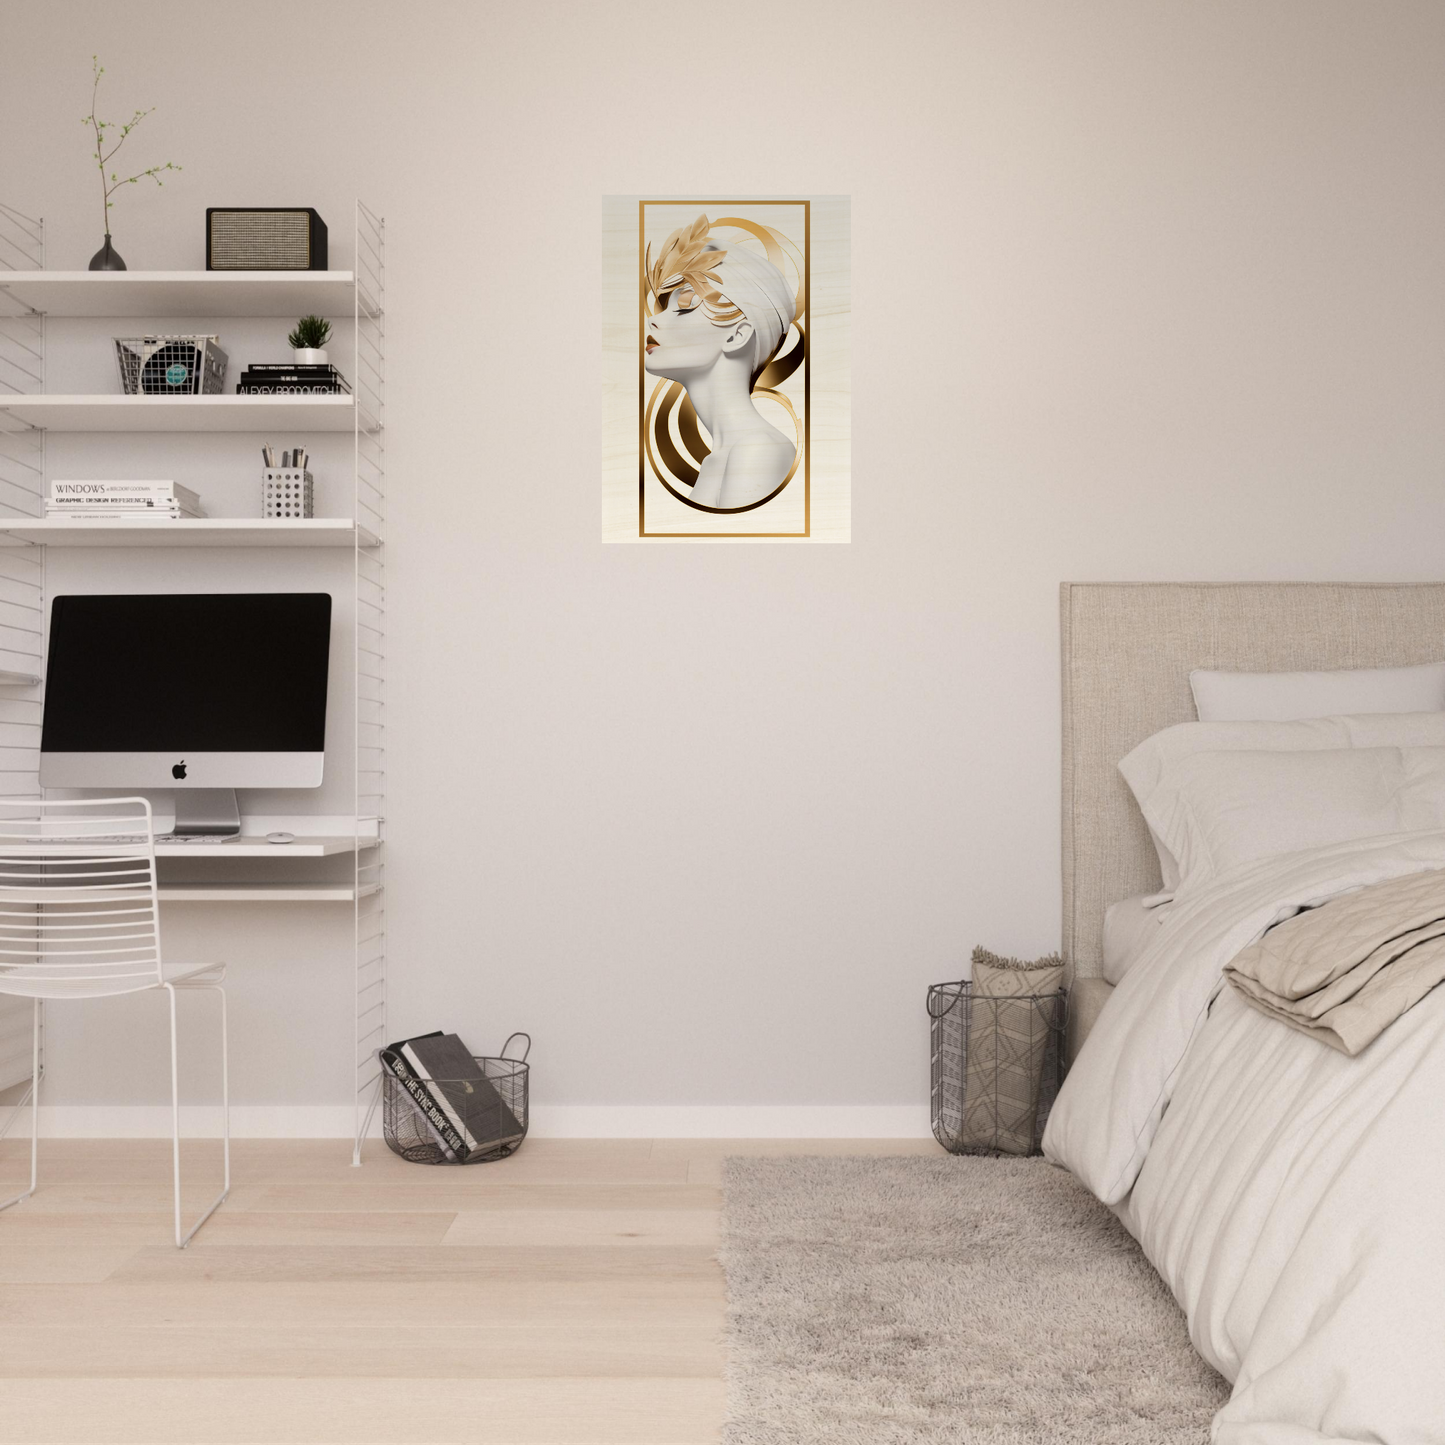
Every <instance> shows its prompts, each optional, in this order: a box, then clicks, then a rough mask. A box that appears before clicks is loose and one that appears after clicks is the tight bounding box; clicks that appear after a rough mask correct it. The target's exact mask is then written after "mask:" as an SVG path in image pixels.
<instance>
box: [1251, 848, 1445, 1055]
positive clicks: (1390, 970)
mask: <svg viewBox="0 0 1445 1445" xmlns="http://www.w3.org/2000/svg"><path fill="white" fill-rule="evenodd" d="M1225 977H1226V978H1228V980H1229V981H1230V983H1232V984H1233V985H1234V987H1235V988H1237V989H1238V990H1239V992H1240V993H1241V994H1243V995H1244V997H1245V999H1246V1000H1247V1001H1248V1002H1249V1003H1251V1004H1253V1005H1254V1007H1255V1008H1257V1009H1259V1010H1260V1011H1261V1012H1262V1013H1267V1014H1269V1015H1270V1016H1271V1017H1273V1018H1277V1019H1279V1020H1280V1021H1281V1022H1283V1023H1286V1024H1288V1025H1289V1026H1290V1027H1291V1028H1294V1029H1299V1030H1300V1031H1301V1032H1302V1033H1307V1034H1311V1035H1313V1036H1314V1037H1315V1038H1317V1039H1320V1040H1321V1041H1323V1042H1324V1043H1327V1044H1329V1045H1330V1047H1331V1048H1335V1049H1339V1050H1340V1052H1341V1053H1345V1054H1351V1055H1353V1054H1358V1053H1359V1052H1360V1050H1361V1049H1363V1048H1365V1047H1366V1046H1367V1045H1368V1044H1371V1043H1373V1042H1374V1040H1375V1039H1377V1038H1378V1037H1379V1036H1380V1034H1382V1033H1383V1032H1384V1031H1385V1030H1386V1029H1387V1028H1389V1026H1390V1025H1391V1024H1392V1023H1394V1022H1395V1020H1396V1019H1397V1018H1399V1017H1400V1015H1401V1014H1403V1013H1405V1012H1406V1011H1407V1010H1408V1009H1411V1008H1413V1007H1414V1006H1415V1005H1416V1004H1417V1003H1419V1002H1420V1000H1421V999H1422V998H1424V997H1425V995H1426V994H1427V993H1429V992H1430V990H1431V989H1433V988H1435V987H1436V986H1437V985H1438V984H1440V983H1442V982H1445V870H1442V869H1431V870H1429V871H1428V872H1424V873H1407V874H1406V875H1405V876H1404V877H1403V878H1392V879H1390V880H1389V881H1388V882H1386V883H1376V884H1374V885H1373V886H1371V887H1369V888H1361V889H1358V890H1356V891H1355V892H1353V893H1346V894H1344V895H1342V896H1341V897H1339V898H1335V899H1333V900H1331V901H1330V902H1329V903H1326V904H1325V905H1324V906H1323V907H1320V908H1312V909H1310V910H1308V911H1307V912H1305V913H1299V914H1296V915H1295V917H1293V918H1291V919H1288V920H1286V921H1285V922H1284V923H1280V924H1277V925H1276V926H1275V927H1274V928H1271V929H1270V930H1269V932H1268V933H1266V934H1265V935H1264V937H1263V938H1261V939H1260V940H1259V942H1258V943H1253V944H1251V945H1250V946H1249V947H1248V948H1246V949H1245V950H1244V952H1243V953H1241V954H1240V955H1239V956H1238V957H1237V958H1235V960H1234V961H1233V962H1232V963H1230V964H1229V965H1228V966H1227V967H1226V969H1225Z"/></svg>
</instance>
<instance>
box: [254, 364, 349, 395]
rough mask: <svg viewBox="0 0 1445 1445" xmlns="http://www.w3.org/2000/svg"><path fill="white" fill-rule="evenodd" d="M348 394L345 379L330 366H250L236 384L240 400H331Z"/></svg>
mask: <svg viewBox="0 0 1445 1445" xmlns="http://www.w3.org/2000/svg"><path fill="white" fill-rule="evenodd" d="M350 390H351V387H350V386H348V385H347V381H346V378H345V377H344V376H342V374H341V373H340V372H339V371H338V370H337V369H336V368H335V367H334V366H332V365H331V364H330V363H329V362H322V363H320V364H317V365H311V364H305V365H301V364H293V363H290V362H270V361H268V362H253V363H252V364H251V365H250V366H248V367H247V368H246V369H245V371H243V372H242V373H241V380H240V381H239V382H237V384H236V391H237V392H238V393H239V394H240V395H241V396H307V395H316V394H321V395H326V396H332V395H336V394H337V393H342V394H345V393H348V392H350Z"/></svg>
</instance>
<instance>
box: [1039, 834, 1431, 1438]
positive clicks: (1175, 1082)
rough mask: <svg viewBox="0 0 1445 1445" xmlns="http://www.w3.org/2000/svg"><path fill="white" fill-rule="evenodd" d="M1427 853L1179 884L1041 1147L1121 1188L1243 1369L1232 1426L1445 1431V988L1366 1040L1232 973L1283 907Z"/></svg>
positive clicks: (1139, 1227) (1194, 1319) (1198, 1330)
mask: <svg viewBox="0 0 1445 1445" xmlns="http://www.w3.org/2000/svg"><path fill="white" fill-rule="evenodd" d="M1425 868H1445V833H1439V832H1431V833H1412V834H1397V835H1393V836H1391V837H1387V838H1375V839H1371V840H1368V841H1367V842H1365V843H1349V844H1335V845H1332V846H1330V847H1326V848H1319V849H1312V850H1310V851H1308V852H1304V853H1295V854H1291V855H1289V856H1287V857H1284V858H1275V859H1269V860H1266V861H1264V862H1260V863H1255V864H1251V865H1248V866H1247V867H1243V868H1239V869H1236V870H1235V871H1234V872H1233V873H1231V874H1229V875H1227V876H1224V877H1221V878H1219V879H1218V880H1216V882H1215V883H1214V884H1213V885H1211V886H1210V887H1209V888H1208V889H1207V890H1204V891H1201V892H1200V893H1199V894H1197V895H1196V896H1194V897H1192V898H1189V899H1187V900H1181V901H1180V902H1179V903H1177V904H1176V905H1175V906H1174V908H1173V909H1172V910H1171V916H1170V917H1169V918H1168V920H1167V922H1166V923H1165V924H1164V926H1163V927H1162V928H1161V930H1160V936H1159V938H1158V940H1157V941H1156V942H1155V943H1153V944H1152V945H1151V946H1150V947H1149V948H1148V950H1147V951H1146V952H1145V953H1144V954H1142V955H1141V956H1140V958H1139V960H1138V962H1137V963H1135V965H1134V966H1133V968H1132V969H1131V970H1130V971H1129V973H1128V974H1127V975H1126V976H1125V978H1124V980H1123V981H1122V982H1121V983H1120V984H1119V986H1118V988H1117V989H1116V990H1115V992H1114V996H1113V997H1112V998H1111V999H1110V1000H1109V1003H1108V1005H1107V1006H1106V1007H1105V1009H1104V1012H1103V1014H1102V1015H1101V1017H1100V1019H1099V1021H1098V1023H1097V1025H1096V1026H1095V1028H1094V1030H1093V1032H1092V1033H1091V1034H1090V1036H1089V1039H1088V1041H1087V1043H1086V1044H1085V1045H1084V1048H1083V1050H1082V1051H1081V1053H1080V1055H1079V1057H1078V1059H1077V1061H1076V1062H1075V1064H1074V1066H1073V1068H1072V1070H1071V1071H1070V1073H1069V1077H1068V1080H1067V1082H1066V1083H1065V1085H1064V1088H1063V1090H1062V1092H1061V1093H1060V1095H1059V1099H1058V1102H1057V1103H1056V1104H1055V1106H1054V1110H1053V1113H1052V1115H1051V1116H1050V1119H1049V1125H1048V1130H1047V1133H1046V1134H1045V1137H1044V1152H1045V1153H1046V1154H1047V1155H1048V1156H1049V1158H1050V1159H1052V1160H1054V1161H1055V1162H1056V1163H1059V1164H1063V1165H1065V1166H1066V1167H1067V1168H1069V1169H1070V1170H1072V1171H1073V1172H1074V1173H1075V1174H1077V1175H1078V1176H1079V1177H1080V1178H1081V1179H1082V1180H1083V1181H1084V1182H1085V1183H1086V1184H1087V1185H1088V1186H1089V1188H1091V1189H1092V1190H1093V1191H1094V1193H1095V1194H1097V1195H1098V1196H1099V1198H1100V1199H1102V1200H1103V1201H1104V1202H1105V1203H1107V1204H1109V1205H1111V1206H1113V1207H1114V1209H1115V1210H1116V1212H1117V1213H1118V1214H1119V1216H1120V1218H1121V1219H1123V1221H1124V1222H1125V1224H1126V1225H1127V1226H1128V1227H1129V1228H1130V1230H1132V1231H1133V1233H1134V1234H1135V1236H1136V1237H1137V1238H1138V1239H1139V1241H1140V1243H1141V1244H1142V1245H1143V1247H1144V1250H1145V1252H1146V1253H1147V1254H1148V1256H1149V1258H1150V1259H1151V1260H1152V1261H1153V1263H1154V1265H1155V1267H1156V1268H1157V1269H1158V1270H1159V1272H1160V1273H1161V1274H1162V1275H1163V1277H1164V1279H1165V1280H1166V1281H1167V1282H1168V1284H1169V1286H1170V1288H1171V1289H1172V1290H1173V1291H1174V1294H1175V1297H1176V1298H1177V1299H1178V1300H1179V1302H1180V1304H1181V1305H1182V1306H1183V1307H1184V1310H1185V1312H1186V1314H1187V1316H1188V1320H1189V1329H1190V1333H1191V1336H1192V1338H1193V1340H1194V1343H1195V1345H1196V1346H1197V1347H1198V1349H1199V1350H1200V1352H1201V1353H1202V1354H1203V1355H1204V1356H1205V1358H1206V1359H1208V1360H1209V1361H1210V1362H1211V1363H1212V1364H1213V1365H1214V1366H1215V1368H1216V1369H1218V1370H1219V1371H1220V1372H1221V1373H1222V1374H1224V1375H1225V1376H1226V1377H1227V1378H1228V1379H1230V1380H1232V1381H1233V1382H1234V1393H1233V1396H1232V1398H1231V1399H1230V1402H1229V1404H1228V1405H1226V1406H1225V1407H1224V1409H1223V1410H1221V1411H1220V1413H1219V1415H1218V1416H1217V1417H1216V1418H1215V1422H1214V1428H1213V1434H1212V1438H1213V1439H1214V1441H1216V1442H1218V1445H1318V1442H1323V1441H1359V1442H1366V1441H1368V1442H1374V1445H1445V988H1440V989H1436V990H1435V992H1434V993H1432V994H1430V995H1428V996H1427V997H1426V998H1425V999H1424V1000H1423V1002H1421V1003H1420V1004H1418V1005H1417V1006H1416V1007H1415V1008H1414V1009H1412V1010H1411V1011H1410V1012H1409V1013H1407V1014H1406V1015H1405V1016H1404V1017H1403V1018H1401V1019H1400V1020H1399V1021H1398V1022H1397V1023H1395V1024H1393V1025H1392V1026H1391V1027H1389V1028H1388V1029H1386V1030H1385V1032H1384V1033H1383V1034H1382V1035H1381V1036H1380V1038H1379V1039H1377V1040H1376V1041H1375V1043H1373V1044H1372V1045H1370V1046H1369V1047H1368V1048H1367V1049H1365V1050H1364V1052H1363V1053H1361V1054H1360V1055H1359V1056H1358V1057H1357V1058H1349V1057H1347V1056H1345V1055H1343V1054H1341V1053H1338V1052H1337V1051H1336V1050H1334V1049H1331V1048H1330V1047H1329V1046H1328V1045H1326V1044H1324V1043H1321V1042H1319V1041H1318V1040H1316V1039H1313V1038H1310V1037H1308V1036H1307V1035H1305V1034H1302V1033H1299V1032H1297V1031H1296V1030H1293V1029H1290V1028H1287V1027H1286V1026H1285V1025H1284V1024H1282V1023H1280V1022H1278V1021H1277V1020H1274V1019H1270V1018H1267V1017H1265V1016H1264V1015H1263V1014H1260V1013H1257V1012H1256V1011H1255V1010H1254V1009H1252V1008H1250V1007H1249V1006H1248V1005H1247V1004H1245V1003H1244V1002H1243V1000H1242V999H1240V998H1239V996H1238V995H1237V994H1236V993H1235V991H1234V990H1233V989H1230V988H1222V987H1221V984H1222V978H1221V975H1222V970H1223V968H1224V965H1225V964H1226V963H1228V962H1229V960H1230V959H1231V958H1233V957H1234V955H1235V954H1236V953H1238V952H1239V950H1240V949H1242V948H1244V947H1245V946H1247V945H1248V944H1249V943H1251V942H1253V940H1254V939H1256V938H1258V937H1259V936H1260V934H1261V933H1263V931H1264V930H1265V929H1266V928H1267V927H1269V925H1270V924H1271V923H1274V922H1276V921H1278V920H1280V919H1282V918H1286V917H1289V916H1290V915H1291V914H1293V913H1294V912H1296V911H1297V910H1298V909H1299V908H1301V907H1307V906H1314V905H1317V904H1320V903H1323V902H1326V901H1327V900H1328V899H1330V898H1333V897H1335V896H1337V895H1338V894H1340V893H1342V892H1345V891H1347V890H1349V889H1352V888H1358V887H1362V886H1364V885H1366V884H1370V883H1376V882H1381V881H1383V880H1384V879H1387V878H1393V877H1398V876H1399V875H1401V874H1403V873H1411V872H1417V871H1419V870H1421V869H1425Z"/></svg>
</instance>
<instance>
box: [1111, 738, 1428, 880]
mask: <svg viewBox="0 0 1445 1445" xmlns="http://www.w3.org/2000/svg"><path fill="white" fill-rule="evenodd" d="M1388 747H1398V748H1428V747H1445V712H1418V713H1366V714H1364V715H1360V716H1354V717H1325V718H1302V719H1300V720H1298V721H1296V722H1190V723H1176V724H1175V725H1174V726H1173V727H1168V728H1165V729H1164V730H1163V731H1162V732H1157V733H1155V734H1154V736H1153V737H1151V738H1146V739H1145V740H1144V741H1143V742H1142V743H1140V744H1139V746H1138V747H1137V748H1135V749H1134V751H1133V752H1132V753H1130V754H1129V756H1128V757H1126V758H1125V759H1124V760H1123V762H1121V763H1120V764H1119V771H1120V772H1121V773H1122V774H1123V775H1124V781H1125V782H1126V783H1128V784H1129V787H1130V789H1131V790H1132V791H1133V794H1134V796H1135V798H1136V799H1138V802H1139V809H1140V811H1141V812H1142V813H1143V814H1144V818H1145V821H1146V822H1148V823H1149V832H1150V835H1151V836H1152V837H1153V839H1154V851H1155V852H1156V853H1158V855H1159V871H1160V873H1161V874H1162V876H1163V879H1164V892H1165V893H1166V894H1168V893H1172V892H1173V891H1174V889H1175V888H1177V887H1178V885H1179V865H1178V862H1177V861H1176V860H1175V857H1174V855H1173V854H1172V853H1171V852H1170V850H1169V846H1168V844H1167V843H1166V841H1165V840H1164V839H1163V838H1161V837H1160V835H1159V833H1158V831H1157V830H1156V829H1155V827H1154V824H1153V822H1152V821H1151V819H1152V817H1153V815H1154V813H1155V811H1157V809H1156V805H1155V803H1154V802H1153V799H1154V795H1155V793H1156V792H1157V791H1158V789H1159V788H1160V786H1161V785H1162V783H1163V779H1164V777H1165V775H1166V773H1167V772H1168V771H1169V769H1171V768H1172V767H1174V766H1176V765H1177V764H1178V763H1179V762H1180V761H1181V760H1182V759H1184V758H1187V757H1190V756H1191V755H1192V754H1194V753H1218V752H1305V751H1318V750H1320V749H1324V748H1388ZM1157 896H1158V895H1156V897H1157Z"/></svg>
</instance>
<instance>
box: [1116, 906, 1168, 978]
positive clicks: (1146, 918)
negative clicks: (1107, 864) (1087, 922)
mask: <svg viewBox="0 0 1445 1445" xmlns="http://www.w3.org/2000/svg"><path fill="white" fill-rule="evenodd" d="M1167 913H1168V910H1167V909H1164V908H1159V907H1150V906H1149V902H1148V900H1147V899H1145V898H1144V897H1142V896H1141V895H1139V894H1136V895H1135V896H1134V897H1133V898H1121V899H1120V900H1119V902H1117V903H1111V904H1110V905H1109V906H1108V907H1107V908H1106V909H1105V910H1104V977H1105V979H1107V980H1108V982H1110V983H1118V982H1119V981H1120V979H1122V978H1123V977H1124V975H1125V974H1126V973H1128V972H1129V970H1130V969H1131V968H1133V966H1134V961H1135V960H1136V959H1137V958H1138V957H1139V956H1140V954H1142V953H1143V952H1144V950H1145V949H1146V948H1148V947H1149V945H1150V944H1151V943H1153V942H1154V940H1155V939H1156V938H1158V937H1159V929H1160V926H1161V925H1162V924H1163V922H1164V918H1165V916H1166V914H1167Z"/></svg>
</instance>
